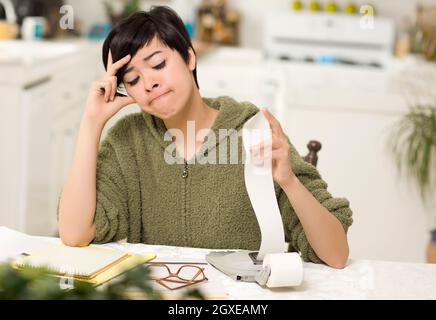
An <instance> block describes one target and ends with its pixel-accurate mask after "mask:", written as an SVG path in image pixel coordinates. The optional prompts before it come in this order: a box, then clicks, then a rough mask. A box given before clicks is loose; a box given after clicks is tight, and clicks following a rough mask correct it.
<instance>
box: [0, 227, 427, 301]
mask: <svg viewBox="0 0 436 320" xmlns="http://www.w3.org/2000/svg"><path fill="white" fill-rule="evenodd" d="M59 242H60V239H59V238H48V237H35V236H29V235H25V234H23V233H19V232H16V231H14V230H11V229H8V228H5V227H0V261H6V260H8V259H10V258H13V257H15V256H18V255H19V254H21V253H22V252H26V253H29V252H32V251H35V250H38V249H41V248H43V247H45V246H47V244H50V243H59ZM102 246H105V247H112V248H117V249H121V250H124V251H129V252H136V253H143V252H155V253H156V255H157V259H156V261H166V262H180V263H184V262H197V263H198V262H205V260H204V257H205V255H206V254H207V253H208V252H209V251H210V250H208V249H197V248H184V247H170V246H155V245H146V244H131V243H123V242H117V243H108V244H104V245H102ZM206 273H207V277H208V278H209V283H208V284H207V285H203V287H204V288H206V289H207V290H212V291H213V290H218V291H222V292H225V293H226V294H227V297H228V298H229V299H289V300H293V299H436V265H432V264H425V263H404V262H389V261H375V260H349V261H348V264H347V267H345V268H344V269H341V270H337V269H333V268H330V267H328V266H326V265H319V264H314V263H304V280H303V284H302V285H301V286H298V287H292V288H282V289H268V288H263V287H260V286H259V285H257V284H256V283H246V282H238V281H235V280H232V279H231V278H229V277H227V276H226V275H224V274H222V273H221V272H219V271H218V270H216V269H214V268H213V267H211V266H208V267H207V270H206ZM207 290H206V291H207ZM218 291H216V292H218Z"/></svg>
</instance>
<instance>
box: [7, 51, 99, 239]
mask: <svg viewBox="0 0 436 320" xmlns="http://www.w3.org/2000/svg"><path fill="white" fill-rule="evenodd" d="M102 72H103V70H102V66H101V62H100V45H99V44H91V43H90V44H86V45H80V46H78V48H77V51H75V52H71V53H70V54H66V53H65V54H63V55H61V56H59V57H58V58H57V59H51V60H41V61H33V62H32V63H23V64H20V63H17V64H4V65H2V64H0V73H2V76H0V94H1V96H2V97H4V99H3V101H2V103H1V109H2V117H1V119H0V128H1V132H0V148H1V150H2V157H1V164H0V176H1V177H2V179H1V181H0V225H5V226H8V227H11V228H14V229H17V230H20V231H23V232H26V233H29V234H35V235H54V234H56V232H57V217H56V209H57V201H58V197H59V194H60V190H61V188H62V186H63V183H64V179H65V177H66V174H67V172H68V169H69V166H70V164H71V160H72V156H73V152H74V146H75V140H76V136H77V133H78V129H79V126H80V119H81V114H82V112H83V108H84V106H85V102H86V98H87V95H88V90H89V87H90V85H91V82H92V81H93V80H95V79H97V78H99V77H100V76H101V74H102ZM8 75H13V78H11V77H9V76H8Z"/></svg>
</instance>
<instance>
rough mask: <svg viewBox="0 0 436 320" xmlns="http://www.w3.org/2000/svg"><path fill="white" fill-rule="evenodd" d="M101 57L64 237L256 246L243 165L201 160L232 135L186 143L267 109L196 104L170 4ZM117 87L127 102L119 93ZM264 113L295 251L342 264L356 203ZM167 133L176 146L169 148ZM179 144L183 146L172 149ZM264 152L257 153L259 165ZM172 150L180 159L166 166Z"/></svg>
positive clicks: (133, 20)
mask: <svg viewBox="0 0 436 320" xmlns="http://www.w3.org/2000/svg"><path fill="white" fill-rule="evenodd" d="M103 61H104V64H105V67H106V70H107V72H106V76H105V77H104V79H102V80H101V81H96V82H95V83H94V84H93V86H92V89H91V91H90V94H89V98H88V101H87V105H86V109H85V112H84V114H83V118H82V121H81V126H80V131H79V135H78V141H77V146H76V151H75V156H74V160H73V164H72V167H71V170H70V172H69V175H68V178H67V181H66V183H65V186H64V188H63V192H62V195H61V198H60V202H59V233H60V237H61V239H62V241H63V242H64V243H65V244H67V245H70V246H85V245H88V244H89V243H91V242H95V243H104V242H110V241H117V240H121V239H124V238H127V241H129V242H144V243H148V244H163V245H176V246H190V247H206V248H230V249H247V250H257V249H258V248H259V245H260V229H259V226H258V224H257V220H256V217H255V214H254V212H253V209H252V206H251V203H250V200H249V197H248V194H247V192H246V189H245V183H244V166H243V164H241V163H239V164H229V163H228V162H227V164H211V163H208V162H207V161H206V162H205V161H195V160H200V159H203V160H204V157H208V151H211V150H214V149H216V150H218V149H220V150H222V149H223V148H222V147H223V146H224V149H225V150H227V149H226V147H225V146H226V144H225V142H227V141H228V140H229V139H231V138H230V137H227V138H224V139H222V140H220V139H218V140H216V141H213V139H210V137H209V136H207V137H208V139H207V140H206V139H204V141H202V140H199V141H196V142H195V143H194V144H190V143H189V141H188V140H189V139H188V138H189V137H188V135H189V134H190V133H189V129H190V127H189V126H190V125H192V124H193V125H194V126H195V129H194V131H195V132H194V133H195V135H197V133H200V132H204V131H205V130H206V132H209V133H211V134H216V136H218V132H219V130H220V129H221V130H222V129H226V130H234V131H236V132H237V131H240V129H241V128H242V126H243V125H244V123H245V122H246V121H247V120H248V119H250V118H251V117H252V116H254V115H255V114H256V113H257V112H259V109H258V108H257V107H255V106H254V105H252V104H250V103H238V102H236V101H234V100H233V99H231V98H229V97H220V98H215V99H210V98H202V97H201V96H200V92H199V87H198V83H197V77H196V55H195V51H194V49H193V47H192V44H191V42H190V39H189V36H188V34H187V32H186V30H185V28H184V25H183V22H182V21H181V19H180V18H179V17H178V16H177V14H176V13H175V12H174V11H172V10H171V9H169V8H167V7H154V8H153V9H151V10H150V11H149V12H138V13H135V14H133V15H132V16H130V17H129V18H127V19H125V20H124V21H122V22H121V23H120V24H118V25H117V26H116V27H115V28H114V29H113V30H112V32H111V33H110V34H109V35H108V37H107V39H106V41H105V43H104V45H103ZM120 86H124V87H125V89H126V96H121V95H120V94H117V88H119V87H120ZM131 103H136V104H138V105H139V107H140V108H141V109H142V111H141V112H140V113H136V114H132V115H128V116H126V117H124V118H123V119H121V120H120V121H119V122H118V123H117V124H116V125H115V126H114V127H113V128H111V130H110V131H109V133H108V135H107V137H106V139H105V140H104V141H103V142H102V144H101V146H100V149H99V141H100V136H101V133H102V129H103V127H104V125H105V123H106V122H107V121H108V120H109V119H110V118H111V117H112V116H113V115H115V114H116V113H117V112H118V111H119V110H120V109H122V108H123V107H125V106H127V105H128V104H131ZM262 112H263V113H264V115H265V117H266V118H267V119H268V121H269V123H270V127H271V130H272V136H273V138H272V158H273V168H272V169H273V178H274V186H275V192H276V196H277V200H278V204H279V208H280V212H281V215H282V220H283V226H284V229H285V236H286V240H287V242H289V245H290V248H289V250H290V251H299V252H300V253H301V255H302V257H303V259H304V260H306V261H312V262H316V263H321V262H324V263H326V264H328V265H330V266H332V267H335V268H343V267H344V266H345V264H346V261H347V259H348V252H349V249H348V243H347V237H346V232H347V229H348V227H349V226H350V225H351V223H352V218H351V210H350V208H349V203H348V201H347V200H346V199H338V198H332V196H331V195H330V194H329V193H328V191H327V190H326V188H327V185H326V183H325V182H324V181H323V180H322V179H321V177H320V175H319V173H318V172H317V170H316V169H315V168H314V167H313V166H311V165H310V164H307V163H306V162H304V161H303V160H302V159H301V158H300V156H299V155H298V153H297V151H296V150H295V148H294V147H293V146H292V145H291V144H290V142H289V140H288V138H287V137H286V135H285V134H284V133H283V130H282V128H281V126H280V123H279V122H278V121H277V120H276V119H275V118H274V117H273V116H272V115H271V114H270V113H269V112H268V111H267V110H262ZM191 129H192V126H191ZM168 132H181V133H182V134H181V135H168ZM169 136H170V137H173V138H174V137H176V139H175V140H174V139H172V141H168V140H169V139H168V137H169ZM191 136H192V132H191ZM180 137H181V138H180ZM185 137H186V138H185ZM239 139H240V137H239ZM171 145H173V146H174V145H175V148H174V149H173V150H172V151H168V150H170V149H169V147H170V146H171ZM259 147H260V148H256V150H253V152H255V153H256V154H257V157H258V158H262V156H263V149H262V146H259ZM238 152H239V154H240V153H241V149H239V150H238ZM168 153H171V154H172V156H174V157H175V159H176V160H182V161H174V162H172V163H169V162H168V161H166V159H167V158H168V157H167V156H168ZM229 156H230V155H227V157H229Z"/></svg>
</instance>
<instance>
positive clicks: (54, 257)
mask: <svg viewBox="0 0 436 320" xmlns="http://www.w3.org/2000/svg"><path fill="white" fill-rule="evenodd" d="M127 256H128V254H126V253H124V252H122V251H118V250H113V249H108V248H101V247H100V248H99V247H94V246H92V245H91V246H88V247H81V248H77V247H68V246H65V245H62V244H60V245H54V246H50V247H48V248H47V249H45V250H42V251H40V252H38V253H34V254H32V255H30V256H29V257H25V258H22V259H19V260H18V261H16V265H17V266H18V267H32V268H38V267H47V268H48V269H49V270H50V271H52V272H54V273H60V274H63V273H67V274H73V275H75V276H81V277H91V276H92V275H94V274H95V273H97V272H98V271H100V270H102V269H104V268H106V267H107V266H109V265H111V264H112V263H114V262H117V261H118V260H121V259H123V258H125V257H127Z"/></svg>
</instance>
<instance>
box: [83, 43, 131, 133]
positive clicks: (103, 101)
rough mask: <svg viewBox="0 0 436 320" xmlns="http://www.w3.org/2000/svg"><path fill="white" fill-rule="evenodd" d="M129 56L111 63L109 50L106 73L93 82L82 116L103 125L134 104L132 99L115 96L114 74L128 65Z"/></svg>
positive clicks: (115, 81)
mask: <svg viewBox="0 0 436 320" xmlns="http://www.w3.org/2000/svg"><path fill="white" fill-rule="evenodd" d="M130 59H131V57H130V55H127V56H125V57H124V58H122V59H120V60H118V61H117V62H115V63H113V62H112V55H111V52H110V50H109V57H108V65H107V69H106V70H107V71H106V74H105V76H104V77H103V79H101V80H97V81H94V82H93V84H92V86H91V90H90V92H89V95H88V99H87V102H86V109H85V113H84V116H85V117H86V118H87V119H90V120H91V121H95V122H96V123H98V124H101V125H104V124H105V123H106V122H107V121H108V120H109V119H110V118H112V117H113V116H114V115H115V114H116V113H117V112H118V111H119V110H121V109H122V108H124V107H125V106H127V105H129V104H132V103H134V102H135V100H133V98H131V97H129V96H127V97H121V96H116V95H115V94H116V93H117V77H116V76H115V74H116V73H117V71H118V70H119V69H120V68H122V67H123V66H124V65H125V64H127V63H129V61H130Z"/></svg>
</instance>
